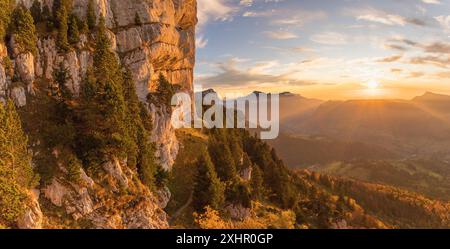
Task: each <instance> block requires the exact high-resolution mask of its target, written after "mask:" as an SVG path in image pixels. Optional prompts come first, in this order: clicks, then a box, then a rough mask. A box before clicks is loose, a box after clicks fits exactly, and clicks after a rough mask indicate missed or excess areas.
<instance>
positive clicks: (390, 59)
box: [376, 55, 403, 63]
mask: <svg viewBox="0 0 450 249" xmlns="http://www.w3.org/2000/svg"><path fill="white" fill-rule="evenodd" d="M402 57H403V55H393V56H388V57H385V58H382V59H378V60H376V62H379V63H390V62H396V61H398V60H400V59H401V58H402Z"/></svg>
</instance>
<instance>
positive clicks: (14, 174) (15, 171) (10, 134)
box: [0, 100, 38, 225]
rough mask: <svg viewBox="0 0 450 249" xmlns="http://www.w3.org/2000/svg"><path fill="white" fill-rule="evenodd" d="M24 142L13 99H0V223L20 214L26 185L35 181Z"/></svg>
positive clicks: (25, 139) (23, 204)
mask: <svg viewBox="0 0 450 249" xmlns="http://www.w3.org/2000/svg"><path fill="white" fill-rule="evenodd" d="M27 143H28V141H27V137H26V136H25V134H24V132H23V130H22V125H21V120H20V117H19V114H18V113H17V111H16V108H15V106H14V103H13V102H12V101H11V100H9V101H8V102H7V103H6V105H5V106H4V105H3V104H2V103H0V223H4V224H5V223H6V224H8V225H11V224H12V223H13V222H14V221H15V220H16V219H17V218H18V217H19V216H20V215H21V214H23V212H24V208H25V205H26V200H27V196H26V194H25V189H29V188H32V187H35V185H36V184H37V182H38V178H37V176H36V175H35V174H34V172H33V168H32V166H31V155H30V153H29V152H28V148H27V146H28V144H27Z"/></svg>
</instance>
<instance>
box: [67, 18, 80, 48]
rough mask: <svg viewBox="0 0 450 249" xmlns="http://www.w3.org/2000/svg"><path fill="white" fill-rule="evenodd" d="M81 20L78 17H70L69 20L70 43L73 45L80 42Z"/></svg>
mask: <svg viewBox="0 0 450 249" xmlns="http://www.w3.org/2000/svg"><path fill="white" fill-rule="evenodd" d="M79 23H80V20H79V19H78V17H77V16H76V15H73V14H72V15H70V20H69V28H68V34H69V42H70V43H71V44H77V43H78V42H80V28H79Z"/></svg>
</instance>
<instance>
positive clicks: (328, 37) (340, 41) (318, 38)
mask: <svg viewBox="0 0 450 249" xmlns="http://www.w3.org/2000/svg"><path fill="white" fill-rule="evenodd" d="M311 40H312V41H313V42H316V43H320V44H324V45H344V44H347V42H348V37H347V36H346V35H344V34H341V33H337V32H323V33H318V34H315V35H312V36H311Z"/></svg>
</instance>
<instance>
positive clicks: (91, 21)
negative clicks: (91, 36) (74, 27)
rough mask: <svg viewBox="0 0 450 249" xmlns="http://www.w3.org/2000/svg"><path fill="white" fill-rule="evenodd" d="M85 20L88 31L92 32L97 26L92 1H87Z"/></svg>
mask: <svg viewBox="0 0 450 249" xmlns="http://www.w3.org/2000/svg"><path fill="white" fill-rule="evenodd" d="M86 19H87V24H88V26H89V29H90V30H91V31H93V30H94V29H95V27H96V25H97V16H96V15H95V9H94V0H89V2H88V8H87V13H86Z"/></svg>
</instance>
